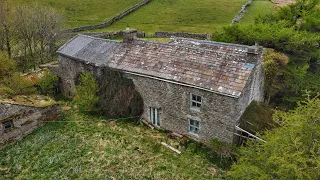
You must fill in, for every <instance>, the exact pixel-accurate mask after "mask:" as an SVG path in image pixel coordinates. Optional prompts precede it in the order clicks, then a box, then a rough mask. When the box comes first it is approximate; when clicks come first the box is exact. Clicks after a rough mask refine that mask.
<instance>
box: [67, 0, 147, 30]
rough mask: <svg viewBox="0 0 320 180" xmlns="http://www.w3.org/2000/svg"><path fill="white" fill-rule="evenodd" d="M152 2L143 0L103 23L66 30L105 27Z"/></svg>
mask: <svg viewBox="0 0 320 180" xmlns="http://www.w3.org/2000/svg"><path fill="white" fill-rule="evenodd" d="M149 2H151V0H143V1H142V2H140V3H138V4H136V5H134V6H132V7H131V8H129V9H127V10H126V11H124V12H122V13H120V14H118V15H117V16H115V17H113V18H111V19H109V20H108V21H106V22H104V23H101V24H95V25H91V26H82V27H76V28H71V29H68V30H66V31H67V32H79V31H87V30H92V29H99V28H105V27H108V26H110V25H111V24H113V23H114V22H115V21H117V20H119V19H122V18H123V17H125V16H127V15H128V14H130V13H132V12H133V11H135V10H137V9H139V8H140V7H142V6H144V5H146V4H148V3H149Z"/></svg>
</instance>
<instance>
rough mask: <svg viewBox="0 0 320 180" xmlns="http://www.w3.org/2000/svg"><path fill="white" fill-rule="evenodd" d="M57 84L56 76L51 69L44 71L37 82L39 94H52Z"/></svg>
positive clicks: (55, 90) (54, 92)
mask: <svg viewBox="0 0 320 180" xmlns="http://www.w3.org/2000/svg"><path fill="white" fill-rule="evenodd" d="M58 85H59V78H58V76H57V75H56V74H55V73H53V72H51V71H44V72H43V77H42V78H41V79H40V80H39V83H38V84H37V88H38V91H39V92H40V93H41V94H43V95H50V96H53V95H55V94H56V92H57V88H58Z"/></svg>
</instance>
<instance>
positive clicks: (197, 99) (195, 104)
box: [191, 94, 202, 109]
mask: <svg viewBox="0 0 320 180" xmlns="http://www.w3.org/2000/svg"><path fill="white" fill-rule="evenodd" d="M201 106H202V96H199V95H196V94H191V107H192V108H197V109H200V108H201Z"/></svg>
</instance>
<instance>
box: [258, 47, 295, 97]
mask: <svg viewBox="0 0 320 180" xmlns="http://www.w3.org/2000/svg"><path fill="white" fill-rule="evenodd" d="M263 57H264V58H263V66H264V70H265V87H264V88H265V93H266V102H267V103H269V101H270V99H271V98H272V97H274V96H275V95H276V94H277V93H279V92H281V90H283V89H284V88H286V87H289V84H288V83H289V82H288V78H289V77H288V73H287V71H288V70H287V66H288V63H289V57H288V56H286V55H285V54H283V53H279V52H276V51H274V50H272V49H268V50H267V51H265V53H264V56H263Z"/></svg>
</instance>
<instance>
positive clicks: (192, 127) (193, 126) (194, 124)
mask: <svg viewBox="0 0 320 180" xmlns="http://www.w3.org/2000/svg"><path fill="white" fill-rule="evenodd" d="M199 130H200V122H199V121H196V120H193V119H189V132H190V133H194V134H198V133H199Z"/></svg>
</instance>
